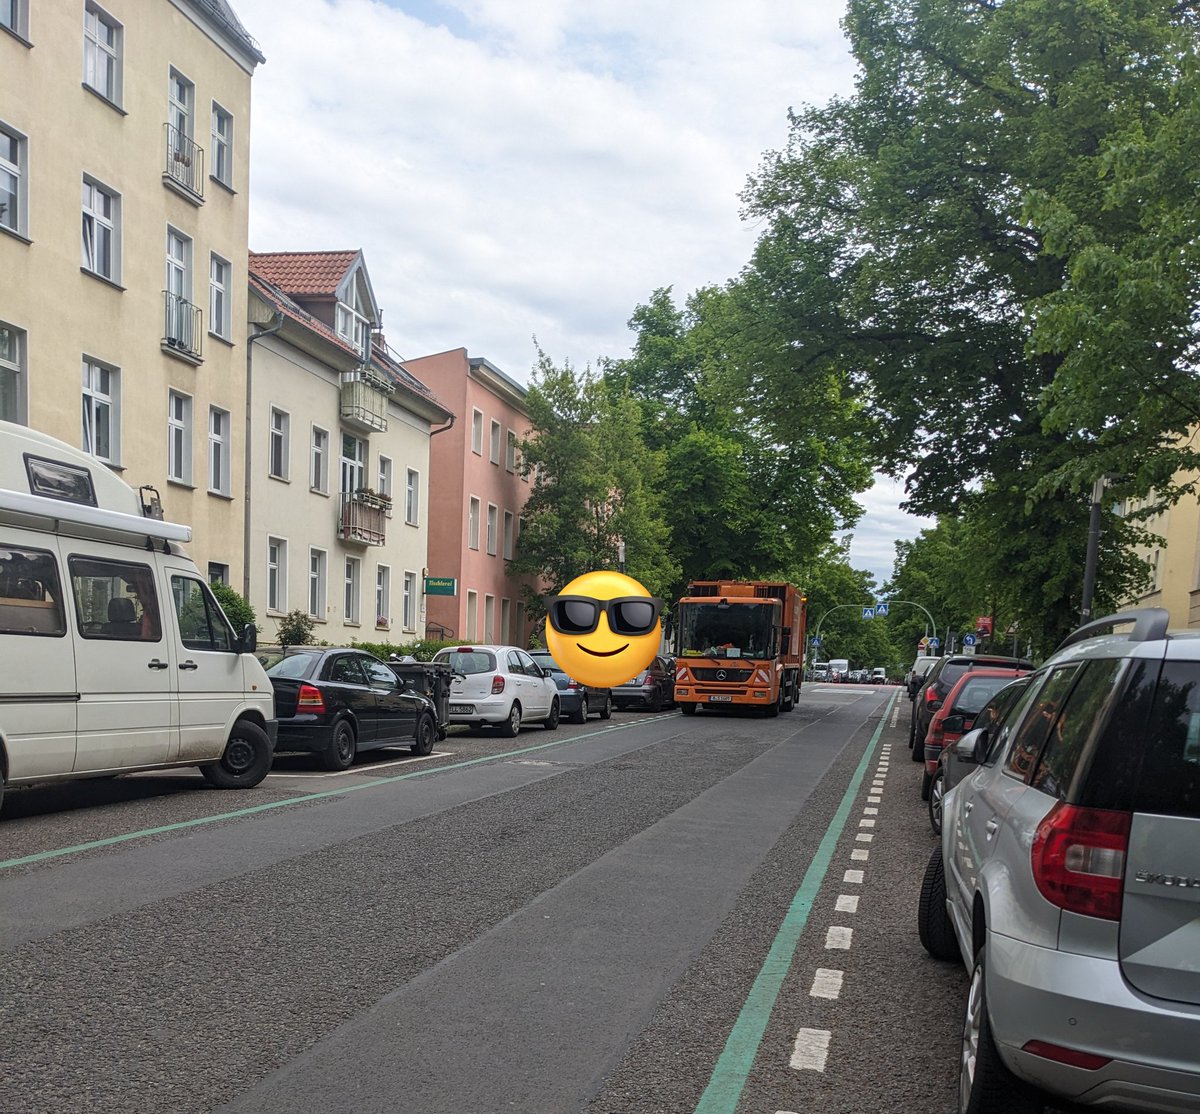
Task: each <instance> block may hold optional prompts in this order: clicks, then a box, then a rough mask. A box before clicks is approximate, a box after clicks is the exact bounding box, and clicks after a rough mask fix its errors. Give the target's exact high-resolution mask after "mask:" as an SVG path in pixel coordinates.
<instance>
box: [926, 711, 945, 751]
mask: <svg viewBox="0 0 1200 1114" xmlns="http://www.w3.org/2000/svg"><path fill="white" fill-rule="evenodd" d="M944 722H945V721H944V720H942V719H941V718H940V717H939V716H934V717H933V721H932V722H931V723H930V724H929V730H928V731H927V732H926V733H925V745H926V746H927V747H944V746H945V745H946V732H945V730H944V729H943V727H942V724H943V723H944Z"/></svg>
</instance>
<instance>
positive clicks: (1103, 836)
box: [919, 608, 1200, 1114]
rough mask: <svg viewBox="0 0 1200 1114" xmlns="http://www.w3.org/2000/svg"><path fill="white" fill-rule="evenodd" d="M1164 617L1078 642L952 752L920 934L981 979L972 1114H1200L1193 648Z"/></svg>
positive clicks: (1199, 818) (966, 1062)
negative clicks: (954, 768) (1098, 1110)
mask: <svg viewBox="0 0 1200 1114" xmlns="http://www.w3.org/2000/svg"><path fill="white" fill-rule="evenodd" d="M1167 621H1168V617H1167V612H1166V611H1164V610H1162V609H1161V608H1147V609H1144V610H1139V611H1131V612H1126V613H1124V614H1121V615H1115V616H1109V617H1108V618H1105V619H1098V620H1097V621H1096V622H1094V623H1089V624H1088V625H1087V626H1085V627H1081V628H1080V629H1079V630H1077V631H1076V632H1075V633H1074V634H1072V635H1071V636H1070V637H1069V638H1068V639H1067V640H1066V642H1064V643H1063V644H1062V646H1060V647H1059V649H1058V650H1057V651H1056V652H1055V654H1054V655H1053V656H1052V657H1051V658H1050V659H1049V660H1048V661H1047V662H1046V663H1045V664H1044V665H1042V666H1041V667H1040V668H1039V669H1038V670H1037V671H1036V672H1035V673H1034V674H1033V675H1032V676H1031V678H1030V683H1029V685H1028V687H1027V688H1026V689H1025V691H1024V693H1023V694H1022V695H1021V697H1020V699H1019V700H1018V701H1017V703H1016V704H1015V705H1014V706H1013V708H1012V710H1011V711H1010V712H1009V714H1008V715H1007V716H1006V717H1005V718H1004V719H1003V720H1002V721H1001V722H1000V723H999V724H998V725H996V726H994V727H993V728H992V729H990V730H988V729H984V730H976V731H971V732H968V733H967V734H966V735H964V736H963V738H962V739H961V740H959V742H958V743H956V744H954V745H955V747H956V748H957V750H956V757H957V758H958V759H960V760H962V761H964V762H968V763H971V764H972V765H971V769H970V772H969V773H968V774H967V776H965V777H964V778H963V779H962V780H961V781H959V782H958V784H956V785H955V786H954V787H953V788H952V789H951V790H950V791H949V792H948V793H947V795H946V798H945V800H944V802H943V809H944V811H943V823H942V836H941V843H940V845H939V846H938V847H937V848H936V849H935V851H934V854H933V857H932V858H931V860H930V862H929V867H928V869H927V870H926V873H925V880H924V883H923V885H922V889H921V900H920V910H919V928H920V934H921V942H922V943H923V944H924V945H925V948H926V950H928V951H929V952H930V954H931V955H933V956H935V957H937V958H941V959H954V958H958V957H960V956H961V958H962V959H963V960H964V961H965V963H966V966H967V969H968V970H969V971H970V972H971V981H970V990H969V993H968V998H967V1010H966V1022H965V1025H964V1029H963V1040H962V1055H961V1069H960V1076H959V1078H960V1082H959V1107H958V1108H959V1110H960V1112H964V1114H989V1112H994V1114H1027V1112H1040V1111H1041V1110H1042V1109H1043V1107H1044V1106H1045V1104H1047V1103H1050V1102H1062V1101H1063V1100H1066V1101H1068V1102H1072V1103H1078V1104H1080V1105H1082V1106H1098V1107H1102V1108H1104V1109H1135V1110H1164V1111H1200V632H1197V631H1186V632H1178V633H1174V632H1173V633H1171V634H1168V633H1167ZM1129 623H1132V624H1133V629H1132V631H1131V632H1130V633H1127V634H1121V635H1118V634H1115V633H1111V632H1112V631H1113V628H1114V627H1124V626H1126V625H1128V624H1129ZM1105 631H1107V632H1110V633H1107V634H1102V633H1101V632H1105Z"/></svg>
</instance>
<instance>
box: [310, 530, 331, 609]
mask: <svg viewBox="0 0 1200 1114" xmlns="http://www.w3.org/2000/svg"><path fill="white" fill-rule="evenodd" d="M314 561H315V566H314ZM328 577H329V554H328V553H327V551H326V550H324V549H320V548H319V547H317V546H315V545H310V546H309V547H308V617H309V618H310V619H316V620H317V621H318V622H324V621H325V608H326V607H327V606H328V601H329V587H328Z"/></svg>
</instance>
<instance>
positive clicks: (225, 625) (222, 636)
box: [164, 560, 246, 762]
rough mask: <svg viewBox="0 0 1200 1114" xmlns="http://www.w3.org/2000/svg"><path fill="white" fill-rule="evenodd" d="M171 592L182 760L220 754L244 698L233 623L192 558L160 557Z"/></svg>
mask: <svg viewBox="0 0 1200 1114" xmlns="http://www.w3.org/2000/svg"><path fill="white" fill-rule="evenodd" d="M164 572H165V574H166V576H167V578H168V586H169V590H170V594H171V603H172V606H171V608H170V614H171V625H172V627H173V630H172V639H173V642H174V646H173V653H174V655H175V658H176V663H175V667H174V669H173V670H172V672H173V673H174V675H175V676H174V683H175V686H176V689H177V691H178V693H179V752H178V754H177V755H175V756H174V757H176V758H178V760H179V761H182V762H203V761H206V760H209V759H214V758H219V757H220V756H221V754H222V752H223V751H224V749H225V742H226V737H227V735H228V731H229V726H230V724H231V723H232V721H233V718H234V716H235V715H236V714H237V710H238V708H239V707H240V706H241V705H242V703H243V701H244V698H245V690H246V681H245V670H244V669H243V663H242V657H241V654H240V653H238V650H237V640H236V638H235V636H234V633H233V627H231V626H230V624H229V620H228V619H226V618H225V613H224V612H223V611H222V610H221V606H220V604H218V603H217V600H216V597H215V596H214V595H213V594H212V589H211V588H209V586H208V585H207V584H205V583H204V581H203V580H202V579H201V578H200V575H199V574H198V573H197V572H196V569H195V567H194V566H192V565H191V564H190V562H186V561H183V562H180V563H178V564H172V563H171V562H170V561H169V560H164Z"/></svg>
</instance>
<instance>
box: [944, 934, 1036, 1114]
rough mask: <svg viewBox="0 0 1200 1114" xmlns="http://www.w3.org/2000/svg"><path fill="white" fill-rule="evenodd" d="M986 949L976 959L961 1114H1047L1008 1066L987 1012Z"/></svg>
mask: <svg viewBox="0 0 1200 1114" xmlns="http://www.w3.org/2000/svg"><path fill="white" fill-rule="evenodd" d="M986 951H987V947H986V945H985V946H984V947H982V948H980V949H979V954H978V955H976V956H975V969H974V970H973V971H972V972H971V986H970V989H969V990H968V991H967V1016H966V1020H965V1022H964V1023H963V1037H962V1056H961V1059H960V1061H959V1075H958V1110H959V1114H1043V1111H1044V1110H1045V1108H1046V1107H1045V1103H1043V1102H1042V1101H1041V1099H1039V1098H1038V1097H1037V1096H1036V1095H1035V1094H1034V1093H1033V1091H1032V1090H1030V1089H1029V1088H1028V1087H1027V1086H1026V1085H1025V1084H1024V1083H1022V1082H1021V1080H1019V1079H1018V1078H1017V1077H1016V1076H1015V1075H1013V1073H1012V1072H1010V1071H1009V1070H1008V1068H1006V1067H1005V1066H1004V1061H1002V1060H1001V1059H1000V1053H999V1052H998V1051H997V1050H996V1042H995V1041H994V1040H993V1039H992V1024H991V1021H990V1020H989V1019H988V1011H987V972H986V968H985V963H984V953H985V952H986Z"/></svg>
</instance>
